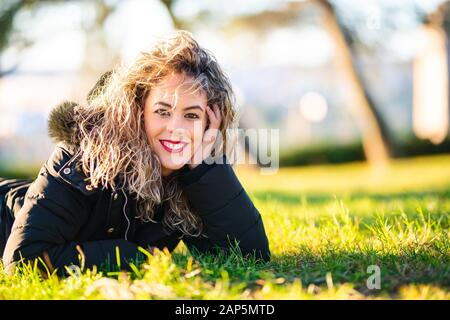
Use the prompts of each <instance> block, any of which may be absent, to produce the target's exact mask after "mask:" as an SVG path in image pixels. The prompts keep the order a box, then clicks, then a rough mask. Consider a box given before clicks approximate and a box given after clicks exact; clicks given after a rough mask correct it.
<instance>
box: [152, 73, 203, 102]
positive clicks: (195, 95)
mask: <svg viewBox="0 0 450 320" xmlns="http://www.w3.org/2000/svg"><path fill="white" fill-rule="evenodd" d="M150 95H151V96H153V97H158V98H173V97H178V98H179V97H180V96H183V97H184V98H192V99H206V93H205V91H204V90H203V89H202V88H200V87H198V85H196V83H195V80H194V78H192V77H190V76H187V75H184V74H179V73H172V74H169V75H168V76H167V77H165V78H164V79H163V80H161V82H159V83H158V84H157V85H156V86H155V87H154V88H153V89H152V90H151V92H150Z"/></svg>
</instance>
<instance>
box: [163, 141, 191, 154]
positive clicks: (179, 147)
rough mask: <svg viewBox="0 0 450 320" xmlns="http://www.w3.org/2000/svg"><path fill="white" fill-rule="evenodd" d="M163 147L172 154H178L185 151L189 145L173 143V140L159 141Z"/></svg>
mask: <svg viewBox="0 0 450 320" xmlns="http://www.w3.org/2000/svg"><path fill="white" fill-rule="evenodd" d="M159 142H160V143H161V145H162V147H163V148H164V149H165V150H166V151H167V152H170V153H178V152H181V151H183V149H184V147H185V146H186V145H187V143H186V142H183V141H173V140H159Z"/></svg>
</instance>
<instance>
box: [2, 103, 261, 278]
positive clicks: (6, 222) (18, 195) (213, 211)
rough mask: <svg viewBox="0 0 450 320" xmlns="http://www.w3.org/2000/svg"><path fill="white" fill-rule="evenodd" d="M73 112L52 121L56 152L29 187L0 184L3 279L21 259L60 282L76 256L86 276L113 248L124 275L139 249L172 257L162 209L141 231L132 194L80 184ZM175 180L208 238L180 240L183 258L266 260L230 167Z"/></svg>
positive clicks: (257, 226) (249, 206)
mask: <svg viewBox="0 0 450 320" xmlns="http://www.w3.org/2000/svg"><path fill="white" fill-rule="evenodd" d="M71 112H73V104H63V105H60V106H58V107H57V108H56V109H55V110H54V111H53V112H52V113H51V115H50V118H49V130H50V133H51V135H52V137H53V138H54V139H56V142H57V144H56V147H55V149H54V151H53V153H52V154H51V156H50V157H49V159H48V160H47V162H46V163H45V164H44V165H43V166H42V168H41V170H40V171H39V174H38V176H37V178H36V179H35V180H19V179H14V180H5V179H0V199H1V198H4V199H3V200H4V201H3V204H2V206H1V207H0V209H1V210H0V213H1V216H0V219H1V221H0V223H1V235H0V238H1V239H0V241H1V242H2V243H3V245H4V243H5V241H6V246H5V248H4V252H3V263H4V265H5V270H6V271H7V272H11V271H12V270H13V268H14V266H15V265H17V263H18V262H19V261H20V260H21V258H23V259H25V260H31V259H35V258H37V257H41V258H43V260H44V261H45V262H47V264H51V266H53V267H54V268H58V270H59V272H60V273H61V274H64V267H63V266H68V265H72V264H73V265H80V259H79V256H81V255H82V256H84V266H85V267H87V268H90V267H92V266H93V265H97V266H102V265H107V264H108V262H109V263H110V264H112V265H114V264H116V247H118V248H119V252H120V256H121V265H122V267H124V266H125V267H127V262H129V261H132V260H133V259H139V258H142V255H141V254H140V252H139V250H138V246H141V247H143V248H149V247H157V248H160V249H162V248H164V247H167V248H168V249H169V250H170V251H172V250H173V249H174V248H175V247H176V246H177V245H178V243H179V241H180V238H181V233H179V232H166V231H165V229H164V228H163V226H162V222H161V220H162V218H163V215H164V205H165V203H163V204H161V205H159V206H158V207H157V208H156V212H155V220H156V221H157V222H156V223H153V222H147V223H143V222H141V221H140V220H139V219H138V218H136V217H135V216H136V201H135V200H134V199H133V198H132V197H131V196H130V194H128V193H127V192H120V191H119V192H117V193H116V192H112V191H111V190H110V189H107V188H100V187H99V188H92V187H91V186H90V185H87V184H86V182H85V176H84V175H83V173H82V172H81V171H80V170H78V169H77V165H76V164H77V161H78V158H77V155H76V154H75V152H74V151H72V150H73V147H72V145H71V144H70V143H71V141H68V139H67V137H68V136H69V135H68V132H67V130H71V125H73V124H71V122H70V121H71ZM55 132H56V133H55ZM224 159H225V158H224ZM178 179H180V183H181V184H182V186H183V191H184V193H185V194H186V195H187V197H188V199H189V203H190V205H191V207H192V208H193V209H194V210H195V212H196V213H197V214H198V215H200V217H201V219H202V221H203V224H204V228H205V230H206V235H207V237H188V236H183V237H182V240H183V241H184V243H185V244H186V246H187V247H188V249H189V250H192V249H195V250H197V251H200V252H212V253H214V252H216V251H215V249H217V248H224V249H228V248H230V246H231V245H234V244H235V243H236V242H235V241H236V240H237V241H238V243H239V248H240V250H241V252H242V254H243V255H247V254H256V256H257V257H259V258H262V259H263V260H266V261H267V260H269V258H270V251H269V244H268V239H267V236H266V233H265V230H264V225H263V221H262V219H261V216H260V214H259V212H258V210H257V209H256V208H255V206H254V205H253V203H252V201H251V200H250V198H249V197H248V195H247V193H246V192H245V190H244V189H243V188H242V186H241V184H240V182H239V181H238V179H237V177H236V175H235V173H234V171H233V169H232V167H231V166H230V165H229V164H226V163H225V164H212V165H208V164H206V163H202V164H201V165H199V166H197V167H196V168H195V169H193V170H189V169H188V168H187V166H185V167H184V168H183V169H182V170H181V173H179V175H178ZM2 195H4V197H2ZM3 245H2V247H0V250H2V251H3ZM43 254H45V255H44V256H43Z"/></svg>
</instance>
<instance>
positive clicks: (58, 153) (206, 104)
mask: <svg viewBox="0 0 450 320" xmlns="http://www.w3.org/2000/svg"><path fill="white" fill-rule="evenodd" d="M48 121H49V135H50V136H51V137H52V138H53V139H54V141H55V142H56V147H55V149H54V152H53V154H52V155H51V156H50V158H49V159H48V160H47V162H46V163H45V164H44V165H43V167H42V168H41V170H40V172H39V175H38V177H37V178H36V179H35V180H34V181H29V180H3V181H1V180H0V192H2V193H3V194H5V196H4V204H3V206H2V207H3V210H1V213H2V216H1V219H2V220H1V223H2V233H3V239H4V241H6V239H7V242H6V247H5V249H4V253H3V263H4V265H5V270H6V271H7V272H12V270H13V269H14V267H15V266H16V265H17V264H18V263H19V262H20V261H21V260H25V261H30V260H32V259H35V258H41V259H42V261H43V262H45V265H46V266H45V267H47V268H48V269H49V270H50V271H53V270H54V269H57V270H58V273H60V274H64V270H65V266H70V265H75V266H80V267H82V268H91V267H92V266H94V265H97V266H99V267H101V266H107V265H114V264H116V263H117V261H116V250H117V249H118V251H119V253H120V259H121V261H120V265H121V266H124V267H127V266H128V263H130V262H132V261H133V262H135V260H136V259H140V258H142V254H141V253H140V252H141V251H140V250H139V249H138V247H140V248H144V249H147V250H149V251H150V252H151V250H152V248H154V247H157V248H160V249H162V248H164V247H166V248H168V249H169V250H170V251H172V250H173V249H174V248H175V247H176V246H177V244H178V243H179V241H180V240H183V242H184V243H185V244H186V245H187V247H188V248H189V249H190V250H194V251H199V252H202V253H203V252H210V253H214V252H217V250H218V249H225V250H226V249H229V248H231V247H232V246H234V245H236V244H238V246H239V249H240V251H241V252H242V254H243V255H249V254H252V255H253V254H254V255H256V257H257V258H261V259H263V260H266V261H267V260H268V259H269V257H270V251H269V246H268V240H267V237H266V234H265V230H264V225H263V221H262V220H261V216H260V214H259V212H258V211H257V209H256V208H255V207H254V205H253V203H252V202H251V200H250V199H249V197H248V195H247V194H246V192H245V190H243V188H242V186H241V184H240V183H239V181H238V179H237V178H236V175H235V174H234V172H233V170H232V168H231V166H230V165H229V164H227V157H226V156H222V153H223V151H224V149H225V146H226V145H227V142H228V143H229V138H230V137H229V132H230V130H229V129H232V128H233V127H234V125H235V123H236V119H235V105H234V98H233V92H232V88H231V85H230V83H229V80H228V79H227V77H226V75H225V74H224V73H223V71H222V70H221V68H220V66H219V65H218V63H217V62H216V61H215V59H214V58H213V56H212V55H211V54H210V53H208V52H207V51H206V50H204V49H203V48H201V47H200V46H199V45H198V43H197V42H196V41H195V40H194V39H193V38H192V36H191V34H189V33H188V32H185V31H179V32H177V33H175V34H174V36H173V37H170V38H168V39H166V40H164V41H161V42H159V43H158V44H156V45H155V46H154V48H153V49H152V50H151V51H150V52H147V53H142V54H141V55H140V56H139V57H138V58H137V59H136V61H134V63H133V64H132V65H131V66H130V67H128V68H124V67H122V68H120V69H117V70H115V71H112V72H109V73H107V74H105V75H104V76H103V77H102V78H101V79H100V80H99V82H98V83H97V85H96V86H95V88H94V89H93V90H92V91H91V92H90V93H89V95H88V100H87V104H86V105H85V106H81V105H77V104H75V103H70V102H66V103H63V104H61V105H60V106H58V107H56V108H55V109H54V110H53V111H52V112H51V114H50V116H49V120H48ZM212 160H216V161H212ZM217 160H219V161H217ZM220 160H221V161H220ZM220 162H221V163H220ZM2 190H3V191H2ZM0 198H1V197H0ZM13 221H14V222H13ZM11 224H12V226H11Z"/></svg>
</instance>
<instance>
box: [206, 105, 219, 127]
mask: <svg viewBox="0 0 450 320" xmlns="http://www.w3.org/2000/svg"><path fill="white" fill-rule="evenodd" d="M216 108H217V107H216ZM217 109H218V108H217ZM217 109H216V111H214V110H213V109H211V107H209V106H207V108H206V110H208V116H209V121H210V126H209V127H210V128H215V129H218V128H219V126H220V122H221V117H220V110H217Z"/></svg>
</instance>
